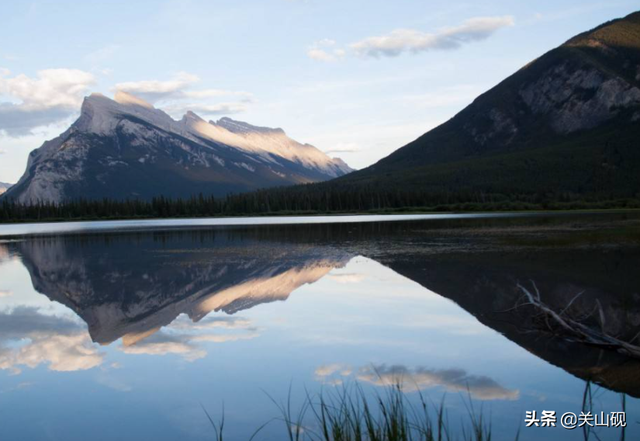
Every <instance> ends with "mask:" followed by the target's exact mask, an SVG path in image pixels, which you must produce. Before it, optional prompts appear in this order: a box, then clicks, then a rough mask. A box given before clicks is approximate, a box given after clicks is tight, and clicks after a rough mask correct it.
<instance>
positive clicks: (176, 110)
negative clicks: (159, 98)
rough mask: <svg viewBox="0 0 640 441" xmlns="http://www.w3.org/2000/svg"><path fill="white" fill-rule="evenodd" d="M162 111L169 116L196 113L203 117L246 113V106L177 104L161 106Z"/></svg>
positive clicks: (233, 104) (238, 104)
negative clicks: (189, 112)
mask: <svg viewBox="0 0 640 441" xmlns="http://www.w3.org/2000/svg"><path fill="white" fill-rule="evenodd" d="M162 109H163V110H164V111H166V112H167V113H169V114H171V115H183V114H185V113H186V112H187V111H189V110H191V111H192V112H195V113H197V114H198V115H203V116H216V115H234V114H237V113H242V112H246V110H247V105H246V104H245V103H243V102H230V103H219V104H203V103H185V104H183V103H177V104H171V105H168V106H162Z"/></svg>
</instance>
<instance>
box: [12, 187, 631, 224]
mask: <svg viewBox="0 0 640 441" xmlns="http://www.w3.org/2000/svg"><path fill="white" fill-rule="evenodd" d="M470 196H471V195H455V196H454V195H451V194H435V195H434V194H429V193H416V192H375V191H371V192H357V191H353V192H349V191H335V192H331V191H327V192H321V193H317V192H299V191H295V192H291V193H288V192H279V191H267V190H265V191H259V192H253V193H244V194H239V195H228V196H225V197H221V198H216V197H214V196H203V195H199V196H193V197H190V198H187V199H182V198H176V199H173V198H166V197H163V196H160V197H157V198H153V199H152V200H150V201H144V200H138V199H128V200H124V201H122V200H114V199H101V200H86V199H78V200H74V201H70V202H66V203H62V204H55V203H50V202H43V203H35V204H22V203H18V202H15V201H13V200H10V199H8V198H2V199H0V224H2V223H30V222H67V221H93V220H95V221H100V220H142V219H170V218H176V219H179V218H224V217H261V216H314V215H356V214H369V215H372V214H429V213H444V212H448V213H450V212H454V213H476V212H527V211H580V210H590V211H593V210H634V209H640V199H635V198H624V199H607V198H602V199H598V198H594V199H586V200H585V199H575V198H573V197H570V196H566V197H559V198H547V199H545V198H542V197H539V196H530V197H521V198H514V199H512V198H508V197H505V196H503V195H483V194H478V195H475V197H470Z"/></svg>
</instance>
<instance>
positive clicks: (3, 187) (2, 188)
mask: <svg viewBox="0 0 640 441" xmlns="http://www.w3.org/2000/svg"><path fill="white" fill-rule="evenodd" d="M10 187H11V184H7V183H6V182H0V194H4V193H6V191H7V190H9V188H10Z"/></svg>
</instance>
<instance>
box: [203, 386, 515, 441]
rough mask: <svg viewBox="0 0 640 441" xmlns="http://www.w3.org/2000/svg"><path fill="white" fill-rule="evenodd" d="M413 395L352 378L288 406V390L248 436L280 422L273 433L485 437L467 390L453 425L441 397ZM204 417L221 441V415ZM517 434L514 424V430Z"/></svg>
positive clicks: (347, 438)
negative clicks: (462, 416) (462, 412)
mask: <svg viewBox="0 0 640 441" xmlns="http://www.w3.org/2000/svg"><path fill="white" fill-rule="evenodd" d="M416 395H417V398H418V400H417V402H416V401H415V400H414V401H411V400H409V398H408V397H407V395H406V393H405V392H404V391H403V388H402V384H400V383H397V384H394V385H391V386H387V387H385V388H384V389H383V392H376V393H375V394H373V395H367V393H366V392H365V391H364V390H363V389H362V387H361V386H360V385H359V384H357V383H354V384H352V385H350V386H342V387H341V388H339V389H335V390H331V391H329V392H320V393H319V394H317V395H310V394H309V393H307V395H306V398H305V399H304V401H303V403H302V404H301V405H299V406H296V407H295V408H294V406H292V400H291V390H289V394H288V398H287V400H286V402H284V403H279V402H277V401H276V400H274V399H273V398H272V401H273V403H274V404H275V406H276V407H277V409H278V411H279V414H280V415H279V416H278V417H276V418H273V419H272V420H270V421H267V422H266V423H264V424H263V425H262V426H261V427H259V428H258V429H257V430H256V431H255V432H254V433H253V435H252V436H251V438H250V439H249V441H253V440H256V441H257V440H259V439H261V437H260V434H261V433H262V431H263V429H264V428H266V427H267V426H268V425H270V424H272V423H279V424H281V425H282V426H283V427H282V435H281V437H279V439H283V440H289V441H491V439H492V430H491V421H490V419H488V418H487V417H486V415H485V413H484V411H483V409H482V408H480V409H476V408H475V407H474V405H473V403H472V401H471V398H470V396H469V398H468V399H467V400H466V401H465V405H466V410H467V417H466V420H465V421H461V422H459V423H456V424H455V426H454V424H453V423H451V422H450V421H449V419H448V417H447V412H446V409H445V402H444V399H443V400H442V401H441V402H440V403H437V404H436V403H433V402H430V401H429V400H428V399H427V398H426V397H425V396H424V395H423V394H422V393H421V392H419V391H418V392H417V393H416ZM205 413H207V412H206V410H205ZM207 417H208V418H209V421H210V423H211V425H212V427H213V429H214V431H215V439H216V441H222V440H223V438H224V434H223V429H224V416H222V418H221V420H220V422H219V423H215V422H214V421H213V419H212V418H211V417H210V416H209V414H208V413H207ZM518 438H519V430H518V433H516V434H515V436H514V439H515V440H516V441H517V440H518Z"/></svg>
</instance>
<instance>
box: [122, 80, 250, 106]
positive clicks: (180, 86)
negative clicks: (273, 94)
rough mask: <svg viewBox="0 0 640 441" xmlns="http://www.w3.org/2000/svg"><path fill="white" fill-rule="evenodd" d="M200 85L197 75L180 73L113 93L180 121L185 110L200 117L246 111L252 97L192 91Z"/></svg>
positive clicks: (124, 86) (242, 93)
mask: <svg viewBox="0 0 640 441" xmlns="http://www.w3.org/2000/svg"><path fill="white" fill-rule="evenodd" d="M199 82H200V78H199V77H198V76H197V75H193V74H190V73H188V72H179V73H177V74H176V75H174V76H173V78H171V79H169V80H164V81H161V80H145V81H132V82H126V83H118V84H116V85H115V88H114V89H115V90H117V91H118V90H119V91H123V92H127V93H131V94H133V95H135V96H138V97H140V98H142V99H144V100H145V101H148V102H150V103H153V104H156V103H158V107H160V108H162V109H163V110H165V111H166V112H168V113H169V114H171V115H173V116H175V117H180V116H182V115H183V114H184V113H185V112H186V111H187V110H191V111H193V112H195V113H200V114H203V115H231V114H236V113H242V112H244V111H246V110H247V106H248V104H249V103H251V102H252V101H253V95H252V94H251V93H249V92H245V91H232V90H222V89H195V90H194V89H193V87H194V86H195V85H196V84H197V83H199ZM221 97H235V98H236V100H234V101H227V102H221V103H211V102H208V100H210V99H215V98H221Z"/></svg>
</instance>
